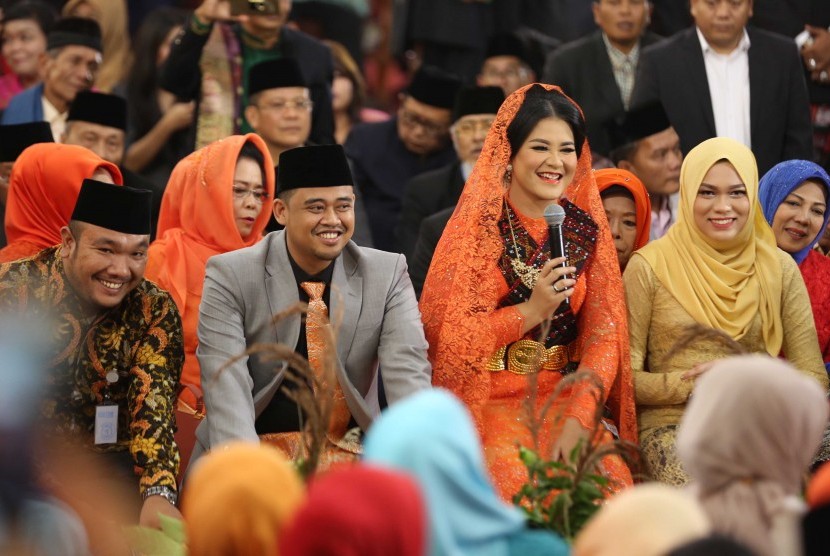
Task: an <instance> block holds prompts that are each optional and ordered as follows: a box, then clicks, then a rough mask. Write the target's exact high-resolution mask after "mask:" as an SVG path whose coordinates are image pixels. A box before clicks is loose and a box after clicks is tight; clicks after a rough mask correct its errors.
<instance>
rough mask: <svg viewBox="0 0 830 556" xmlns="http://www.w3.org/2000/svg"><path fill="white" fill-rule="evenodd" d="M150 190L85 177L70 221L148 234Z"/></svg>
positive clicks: (134, 233) (150, 205)
mask: <svg viewBox="0 0 830 556" xmlns="http://www.w3.org/2000/svg"><path fill="white" fill-rule="evenodd" d="M152 198H153V193H152V192H151V191H148V190H146V189H134V188H132V187H127V186H125V185H114V184H111V183H104V182H100V181H97V180H92V179H85V180H84V183H83V184H82V185H81V192H80V193H79V194H78V201H77V202H76V203H75V210H74V211H72V218H70V220H74V221H78V222H86V223H87V224H92V225H94V226H100V227H101V228H106V229H108V230H114V231H116V232H121V233H122V234H133V235H150V213H151V211H152Z"/></svg>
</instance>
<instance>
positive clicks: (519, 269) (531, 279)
mask: <svg viewBox="0 0 830 556" xmlns="http://www.w3.org/2000/svg"><path fill="white" fill-rule="evenodd" d="M504 210H505V211H506V212H507V223H508V224H509V225H510V237H511V238H513V252H514V253H515V254H516V256H515V257H510V266H512V267H513V272H515V273H516V274H517V275H518V276H519V279H520V280H521V281H522V284H524V285H525V286H527V288H528V289H531V290H532V289H533V286H535V285H536V280H538V279H539V273H540V272H541V269H538V268H536V267H534V266H530V265H529V264H527V263H525V262H524V261H523V260H522V259H520V258H519V247H518V245H517V244H516V232H515V231H513V218H511V216H510V208H509V207H508V206H507V198H506V197H505V199H504ZM508 256H509V255H508Z"/></svg>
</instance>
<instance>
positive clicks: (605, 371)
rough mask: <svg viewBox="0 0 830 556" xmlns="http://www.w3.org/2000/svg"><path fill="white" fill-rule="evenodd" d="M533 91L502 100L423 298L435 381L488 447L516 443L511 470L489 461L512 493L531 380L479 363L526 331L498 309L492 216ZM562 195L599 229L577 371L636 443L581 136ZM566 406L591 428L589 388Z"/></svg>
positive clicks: (617, 312)
mask: <svg viewBox="0 0 830 556" xmlns="http://www.w3.org/2000/svg"><path fill="white" fill-rule="evenodd" d="M543 86H544V87H545V88H546V89H548V90H553V89H556V90H558V89H557V88H556V87H553V86H550V85H543ZM529 88H530V86H527V87H523V88H521V89H519V90H518V91H516V92H515V93H513V94H512V95H510V96H509V97H508V98H507V100H505V102H504V104H502V107H501V108H500V110H499V113H498V115H497V117H496V120H495V121H494V123H493V125H492V126H491V128H490V132H489V133H488V136H487V138H486V140H485V142H484V148H483V150H482V153H481V155H480V157H479V160H478V162H477V163H476V166H475V168H474V169H473V173H472V175H471V176H470V178H469V179H468V180H467V183H466V185H465V188H464V191H463V193H462V195H461V198H460V200H459V203H458V205H457V207H456V209H455V212H454V213H453V216H452V218H451V219H450V221H449V223H448V224H447V227H446V229H445V231H444V234H443V236H442V237H441V240H440V242H439V243H438V246H437V248H436V251H435V256H434V258H433V262H432V265H431V266H430V270H429V273H428V274H427V278H426V282H425V284H424V290H423V295H422V297H421V304H420V307H421V312H422V315H423V320H424V330H425V332H426V336H427V340H428V341H429V345H430V349H429V355H430V361H431V362H432V366H433V383H434V384H435V385H436V386H441V387H444V388H447V389H449V390H451V391H452V392H453V393H455V395H457V396H458V397H459V398H461V399H462V400H463V401H464V403H465V404H466V405H467V406H468V407H469V409H470V411H471V412H472V414H473V417H474V419H475V421H476V424H477V426H478V428H479V432H480V433H482V439H483V441H484V445H485V451H491V452H492V451H493V450H505V449H507V450H512V452H510V453H511V454H512V456H509V455H507V454H505V457H508V458H509V460H510V461H511V462H512V463H511V464H509V465H508V467H510V468H511V469H512V470H513V471H514V473H510V474H508V473H506V470H505V469H497V468H496V466H494V465H493V464H492V463H493V462H491V466H490V468H491V473H493V475H494V477H493V478H494V480H495V482H496V484H497V486H498V487H499V490H500V491H501V492H502V495H503V496H506V495H509V494H512V492H513V489H514V488H518V486H519V485H520V484H521V482H523V480H524V477H521V478H519V476H520V475H521V474H520V473H518V474H517V473H515V471H521V463H520V461H519V459H518V450H517V449H516V442H517V441H522V442H523V443H525V442H526V441H527V438H528V436H527V434H526V431H523V430H522V429H523V428H524V427H523V426H518V427H517V426H516V423H517V422H518V421H519V419H521V411H522V409H521V406H522V401H523V400H524V397H525V391H526V384H527V383H526V379H525V378H524V377H519V376H516V375H510V376H505V375H506V374H508V373H498V376H497V375H495V374H493V373H490V372H488V371H486V370H485V365H486V363H487V360H488V359H489V357H490V356H491V355H492V354H493V352H495V351H496V350H497V349H498V348H500V347H502V346H504V345H506V344H508V343H511V342H515V341H517V340H519V339H521V338H522V324H523V318H522V316H521V313H520V312H519V311H518V309H517V308H516V307H515V306H508V307H502V308H499V302H500V300H501V299H502V298H503V297H504V295H505V294H506V292H507V284H506V283H505V280H504V277H503V275H502V273H501V272H500V271H499V268H498V265H499V259H500V258H501V256H502V252H503V250H504V249H505V245H504V242H503V240H502V238H501V235H500V233H499V227H498V222H499V219H500V217H501V215H502V210H503V205H504V197H505V194H506V192H507V188H506V184H505V180H504V174H505V171H506V169H507V165H508V163H509V162H510V158H511V151H510V145H509V142H508V140H507V127H508V126H509V125H510V123H511V122H512V120H513V118H514V117H515V115H516V113H517V111H518V109H519V107H520V106H521V105H522V103H523V102H524V98H525V93H526V91H527V90H528V89H529ZM565 196H566V197H567V199H568V200H569V201H571V202H572V203H574V204H575V205H576V206H577V207H579V208H580V209H582V210H583V211H585V212H586V213H588V214H589V215H590V216H591V218H592V219H593V220H594V222H596V223H597V225H598V226H599V232H598V236H597V243H596V248H595V249H594V253H593V255H592V257H591V259H590V261H589V262H588V263H587V264H586V265H585V269H584V271H583V273H582V275H581V276H580V277H579V279H578V280H577V283H576V286H575V288H574V294H573V296H572V297H571V307H572V310H573V311H574V313H575V314H576V316H577V321H578V327H579V334H578V337H577V340H576V342H577V347H578V352H579V353H581V354H582V360H581V363H580V369H582V370H590V371H591V372H593V373H595V375H596V376H597V377H598V378H599V379H600V381H601V382H602V384H603V385H604V387H605V397H606V399H605V400H604V401H605V405H606V406H607V407H608V408H609V410H610V412H611V415H612V417H613V420H614V422H615V424H616V425H617V426H618V429H619V431H620V435H621V437H622V438H623V439H625V440H629V441H631V442H636V441H637V422H636V414H635V409H634V396H633V385H632V377H631V364H630V357H629V351H628V328H627V323H626V314H625V297H624V294H623V289H622V279H621V277H620V272H619V263H618V261H617V255H616V251H615V248H614V243H613V240H612V238H611V234H610V231H609V228H608V221H607V219H606V217H605V211H604V209H603V206H602V203H601V200H600V197H599V193H598V191H597V187H596V184H595V182H594V179H593V174H592V171H591V154H590V147H589V145H588V142H587V141H586V142H585V144H584V145H583V147H582V151H581V153H580V156H579V161H578V164H577V169H576V173H575V176H574V179H573V181H572V182H571V184H570V185H569V186H568V188H567V190H566V192H565ZM528 220H531V219H528ZM526 225H527V229H528V231H529V232H530V233H531V234H533V229H534V228H536V229H538V228H539V226H541V227H542V231H541V233H542V234H544V235H546V233H547V231H546V228H545V227H544V225H543V224H540V223H538V222H537V223H535V225H534V222H533V221H532V220H531V222H529V223H527V224H526ZM536 239H537V241H538V240H539V239H541V240H542V241H544V240H545V239H546V238H545V237H542V238H536ZM528 337H529V335H528ZM530 339H536V338H530ZM540 376H544V377H545V379H544V380H540V384H539V396H540V397H545V396H546V395H548V394H549V393H550V392H551V391H552V390H553V388H554V387H555V384H556V383H557V382H558V379H559V377H558V376H554V374H552V373H550V374H540ZM498 407H501V408H502V409H508V414H504V412H502V411H499V412H498V413H501V415H500V416H499V418H498V419H495V420H494V419H492V418H491V417H492V416H493V411H492V410H494V409H497V408H498ZM562 409H563V412H564V414H565V415H566V416H570V417H575V418H576V419H578V420H579V421H580V422H581V423H582V424H583V426H585V427H586V428H590V427H592V426H593V414H594V410H595V406H594V404H593V398H592V397H591V396H590V394H589V393H588V392H571V393H570V396H569V397H568V399H567V400H564V403H562ZM551 415H553V414H551ZM545 428H546V430H545V431H543V437H548V438H549V439H550V438H552V434H551V433H552V429H553V420H552V418H551V419H549V420H548V422H546V426H545ZM485 431H486V434H485ZM488 459H489V458H488ZM622 468H623V469H624V466H622ZM606 471H608V467H606ZM614 474H615V475H619V479H620V480H621V481H622V482H624V483H627V482H630V475H628V474H627V470H624V471H623V470H622V469H621V470H620V472H619V473H614ZM508 475H509V476H508ZM511 477H512V479H511ZM517 479H518V480H519V482H518V483H517V482H516V480H517Z"/></svg>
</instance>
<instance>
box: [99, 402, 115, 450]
mask: <svg viewBox="0 0 830 556" xmlns="http://www.w3.org/2000/svg"><path fill="white" fill-rule="evenodd" d="M117 441H118V406H117V405H115V404H110V405H97V406H95V444H114V443H116V442H117Z"/></svg>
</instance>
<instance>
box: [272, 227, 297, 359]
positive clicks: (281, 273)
mask: <svg viewBox="0 0 830 556" xmlns="http://www.w3.org/2000/svg"><path fill="white" fill-rule="evenodd" d="M265 241H270V243H271V245H270V248H269V249H268V256H267V258H266V261H265V273H266V275H267V276H266V278H265V295H266V296H267V297H268V306H269V308H270V310H271V315H272V316H273V315H275V314H277V313H279V312H280V311H284V310H286V309H288V308H289V307H290V306H291V305H293V304H295V303H297V302H298V301H300V294H299V293H297V285H296V280H295V279H294V272H293V271H292V270H291V263H290V262H289V260H288V248H287V247H286V245H285V232H277V233H275V234H271V236H270V237H269V238H268V239H266V240H265ZM275 328H276V333H277V339H278V341H279V342H280V343H282V344H285V345H286V346H288V347H290V348H292V349H293V348H294V346H296V345H297V340H298V339H299V337H300V316H299V315H291V316H290V317H288V318H284V319H282V320H280V321H279V322H277V323H276V325H275Z"/></svg>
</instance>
